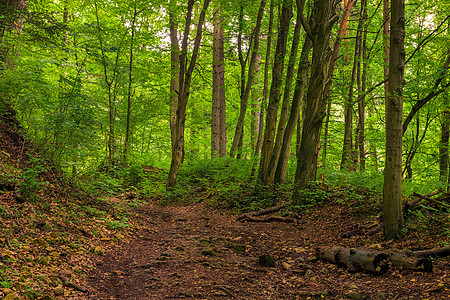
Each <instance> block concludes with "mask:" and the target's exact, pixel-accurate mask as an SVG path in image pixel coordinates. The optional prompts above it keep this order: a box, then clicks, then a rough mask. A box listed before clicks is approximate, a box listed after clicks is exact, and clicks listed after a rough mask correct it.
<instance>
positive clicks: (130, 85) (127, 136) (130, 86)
mask: <svg viewBox="0 0 450 300" xmlns="http://www.w3.org/2000/svg"><path fill="white" fill-rule="evenodd" d="M134 5H135V6H134V12H133V20H132V22H131V40H130V64H129V68H128V70H129V73H128V95H127V125H126V132H125V144H124V149H123V160H124V161H127V155H128V148H129V142H130V128H131V94H132V90H133V48H134V33H135V29H136V26H135V25H136V15H137V10H136V2H135V3H134Z"/></svg>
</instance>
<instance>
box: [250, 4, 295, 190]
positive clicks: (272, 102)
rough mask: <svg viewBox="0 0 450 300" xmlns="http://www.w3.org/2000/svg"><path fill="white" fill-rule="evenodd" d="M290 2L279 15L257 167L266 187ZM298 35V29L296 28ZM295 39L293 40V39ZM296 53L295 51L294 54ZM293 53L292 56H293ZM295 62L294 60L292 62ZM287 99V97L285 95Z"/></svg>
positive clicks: (260, 178) (279, 96)
mask: <svg viewBox="0 0 450 300" xmlns="http://www.w3.org/2000/svg"><path fill="white" fill-rule="evenodd" d="M292 15H293V14H292V1H291V0H287V1H285V2H284V3H283V7H282V10H281V15H280V21H279V24H280V26H279V30H278V39H277V46H276V50H275V57H274V64H273V65H274V66H273V71H272V85H271V87H270V95H269V104H268V106H267V115H266V122H265V129H264V139H263V142H262V149H261V162H260V165H259V172H258V179H259V182H260V183H262V184H264V185H267V184H270V183H271V182H270V181H272V183H273V177H272V178H271V179H272V180H269V179H268V174H267V171H268V166H269V161H270V158H271V155H272V151H273V147H274V139H275V132H276V126H277V116H278V108H279V106H280V99H281V86H282V83H283V72H284V57H285V56H286V44H287V39H288V34H289V25H290V20H291V18H292ZM298 34H300V27H299V28H298ZM294 39H295V38H294ZM294 43H296V44H297V45H298V35H297V41H295V40H294V41H293V45H294ZM297 45H295V47H297ZM296 52H297V51H295V53H296ZM295 53H294V55H295ZM294 62H295V60H294V61H293V62H292V65H293V63H294ZM293 70H294V69H293V66H292V67H291V68H290V70H288V71H290V72H291V74H290V78H289V74H287V76H286V77H287V79H286V84H288V85H290V83H289V81H290V82H291V83H292V73H293ZM285 96H287V97H288V99H289V95H285ZM288 99H287V100H286V107H285V108H286V111H285V112H282V118H283V119H282V120H280V122H284V123H285V122H286V121H285V120H286V116H287V103H288ZM280 126H282V127H283V131H284V124H281V123H280ZM274 163H275V162H274ZM274 167H276V165H273V166H272V169H273V170H275V169H274Z"/></svg>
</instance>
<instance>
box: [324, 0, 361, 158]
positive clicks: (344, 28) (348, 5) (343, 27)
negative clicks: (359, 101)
mask: <svg viewBox="0 0 450 300" xmlns="http://www.w3.org/2000/svg"><path fill="white" fill-rule="evenodd" d="M355 2H356V0H352V1H348V0H346V1H344V13H343V15H342V20H341V24H340V26H339V30H338V34H337V37H336V41H335V42H334V46H333V53H332V54H331V59H330V63H329V66H328V75H327V76H328V80H332V79H333V74H334V68H335V66H336V61H337V58H338V54H339V48H340V46H341V40H342V36H343V35H344V33H346V34H348V17H349V15H350V11H351V9H352V7H353V4H354V3H355ZM330 90H331V84H329V85H327V86H326V87H325V92H324V97H325V98H326V99H327V100H326V105H327V115H326V120H325V133H324V140H323V151H322V154H323V155H322V165H323V167H326V160H327V148H328V127H329V122H330V112H331V99H330Z"/></svg>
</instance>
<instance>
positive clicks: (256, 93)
mask: <svg viewBox="0 0 450 300" xmlns="http://www.w3.org/2000/svg"><path fill="white" fill-rule="evenodd" d="M260 70H261V56H260V55H259V54H258V56H257V57H256V68H255V78H254V80H253V87H252V120H251V125H250V126H251V136H250V140H251V146H252V152H253V153H256V146H257V142H258V136H259V128H260V126H259V123H260V121H261V116H260V115H261V89H260V88H259V85H260V81H261V74H260Z"/></svg>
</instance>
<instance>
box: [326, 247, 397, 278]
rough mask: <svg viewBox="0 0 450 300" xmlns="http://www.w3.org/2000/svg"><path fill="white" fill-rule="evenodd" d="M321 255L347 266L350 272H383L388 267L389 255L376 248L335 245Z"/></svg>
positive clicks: (331, 261) (327, 259)
mask: <svg viewBox="0 0 450 300" xmlns="http://www.w3.org/2000/svg"><path fill="white" fill-rule="evenodd" d="M319 256H320V257H321V258H322V259H324V260H326V261H328V262H330V263H333V264H337V265H339V266H343V267H346V268H347V270H348V271H349V272H361V271H363V272H369V273H374V274H383V273H385V272H386V271H387V270H388V268H389V265H388V259H389V255H388V254H386V253H384V252H381V251H376V250H370V251H368V250H363V249H350V248H346V247H338V246H334V247H331V248H329V249H326V250H325V251H323V252H322V253H320V254H319Z"/></svg>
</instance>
